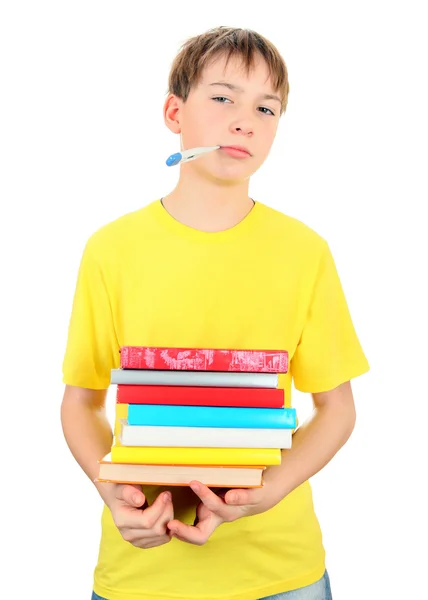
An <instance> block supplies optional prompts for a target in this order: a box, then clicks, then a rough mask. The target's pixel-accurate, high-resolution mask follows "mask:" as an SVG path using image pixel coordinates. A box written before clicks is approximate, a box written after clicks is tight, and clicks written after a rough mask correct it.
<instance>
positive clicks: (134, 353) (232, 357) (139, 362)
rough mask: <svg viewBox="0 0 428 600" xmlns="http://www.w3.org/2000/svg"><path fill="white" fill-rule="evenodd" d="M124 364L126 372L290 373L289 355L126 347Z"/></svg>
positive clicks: (283, 353) (242, 351) (123, 354)
mask: <svg viewBox="0 0 428 600" xmlns="http://www.w3.org/2000/svg"><path fill="white" fill-rule="evenodd" d="M120 363H121V367H122V368H123V369H164V370H174V371H240V372H243V371H249V372H259V373H286V372H287V370H288V352H287V351H285V350H219V349H205V348H161V347H148V346H124V347H122V348H121V350H120Z"/></svg>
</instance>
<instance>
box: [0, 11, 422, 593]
mask: <svg viewBox="0 0 428 600" xmlns="http://www.w3.org/2000/svg"><path fill="white" fill-rule="evenodd" d="M422 5H423V2H419V3H418V2H412V1H407V2H401V3H400V2H391V1H389V2H386V1H385V2H381V1H376V0H372V1H370V2H369V1H361V0H360V1H359V2H354V3H349V2H343V1H337V2H332V1H329V0H324V1H323V2H317V1H313V2H309V1H306V2H305V1H297V0H296V1H294V2H285V1H281V2H242V1H235V2H231V1H227V2H221V1H217V2H215V3H210V2H193V1H186V2H157V3H154V4H153V3H150V2H147V3H146V2H143V1H141V0H140V1H139V2H136V1H127V2H123V1H121V2H120V1H115V2H110V1H105V0H104V1H102V2H100V1H92V0H86V1H85V2H82V1H79V0H74V1H73V2H71V1H70V2H64V1H63V2H54V1H52V2H46V1H38V2H19V1H18V0H14V1H12V0H9V1H7V0H6V1H5V2H3V3H2V5H1V9H0V56H1V59H0V60H1V72H0V86H1V94H0V102H1V111H0V119H1V123H0V127H1V129H0V144H1V163H0V165H1V178H0V185H1V190H0V194H1V216H0V227H1V231H0V234H1V235H0V243H1V254H0V256H1V261H2V267H1V268H2V287H3V291H2V294H1V299H0V302H1V312H0V318H1V325H2V328H1V342H2V344H1V350H0V351H1V384H2V391H1V407H2V427H3V432H4V434H5V435H3V436H2V439H1V442H0V443H1V455H0V456H1V462H0V465H1V470H0V474H1V487H2V494H1V496H0V497H1V503H2V511H1V513H0V514H1V520H2V524H1V532H0V543H1V552H2V554H3V552H6V562H4V559H3V562H2V567H5V568H4V569H2V570H3V575H2V580H1V583H0V596H1V597H2V598H7V599H14V598H17V599H21V598H30V597H31V598H32V597H40V598H43V599H44V600H85V599H89V596H90V590H91V585H92V572H93V568H94V566H95V561H96V556H97V551H98V541H99V533H100V528H99V515H100V510H101V501H100V499H99V498H98V497H97V495H96V492H95V490H94V488H93V486H92V484H91V483H90V482H89V480H88V479H87V478H86V476H85V475H84V474H83V472H82V471H81V470H80V468H79V467H78V466H77V464H76V463H75V462H74V459H73V458H72V456H71V454H70V453H69V451H68V448H67V446H66V444H65V441H64V439H63V436H62V430H61V425H60V418H59V414H60V403H61V399H62V394H63V385H62V383H61V377H62V373H61V367H62V359H63V353H64V350H65V343H66V334H67V327H68V319H69V314H70V309H71V301H72V295H73V292H74V286H75V280H76V275H77V268H78V264H79V261H80V256H81V252H82V250H83V246H84V243H85V241H86V239H87V238H88V236H89V235H90V234H91V233H92V232H93V231H95V230H96V229H97V228H98V227H100V226H101V225H103V224H104V223H107V222H109V221H111V220H113V219H115V218H117V217H118V216H120V215H122V214H124V213H126V212H130V211H133V210H136V209H138V208H140V207H142V206H144V205H146V204H148V203H149V202H151V201H152V200H154V199H156V198H159V197H160V196H162V195H165V194H167V193H168V192H169V191H171V189H172V188H173V187H174V185H175V183H176V180H177V176H178V170H177V169H168V168H167V167H166V166H165V159H166V157H167V156H168V155H169V154H171V153H172V152H174V151H176V150H177V149H178V139H177V138H176V137H174V136H173V134H172V133H170V132H169V130H167V128H166V127H165V125H164V123H163V117H162V106H163V101H164V98H165V93H166V86H167V76H168V71H169V67H170V64H171V62H172V60H173V58H174V55H175V54H176V52H177V51H178V49H179V46H180V44H181V43H182V42H184V40H185V39H186V38H187V37H188V36H190V35H195V34H197V33H201V32H203V31H205V30H206V29H208V28H211V27H214V26H217V25H232V26H238V27H249V28H253V29H256V30H257V31H259V32H260V33H262V34H263V35H265V36H267V37H268V38H269V39H270V40H271V41H272V42H273V43H275V44H276V45H277V47H278V48H279V50H280V52H281V53H282V55H283V56H284V58H285V60H286V63H287V66H288V69H289V78H290V87H291V91H290V97H289V106H288V109H287V112H286V114H285V116H284V117H283V118H282V122H281V125H280V130H279V133H278V137H277V140H276V141H275V144H274V147H273V149H272V152H271V156H270V157H269V159H268V161H267V162H266V163H265V165H263V167H262V169H261V170H260V172H259V173H257V174H256V175H255V176H254V178H253V180H252V182H251V189H250V192H251V196H252V197H254V198H256V199H258V200H260V201H261V202H264V203H266V204H268V205H270V206H272V207H274V208H277V209H279V210H282V211H283V212H286V213H287V214H290V215H292V216H294V217H297V218H299V219H301V220H303V221H304V222H305V223H307V224H308V225H309V226H311V227H312V228H314V229H315V230H316V231H318V232H319V233H320V234H321V235H323V236H324V237H326V238H327V240H328V241H329V243H330V246H331V248H332V251H333V254H334V256H335V258H336V262H337V266H338V269H339V273H340V275H341V279H342V283H343V286H344V289H345V292H346V295H347V298H348V302H349V306H350V309H351V313H352V316H353V320H354V323H355V326H356V329H357V332H358V334H359V336H360V339H361V342H362V344H363V347H364V350H365V352H366V354H367V356H368V358H369V361H370V364H371V372H370V373H369V374H368V375H364V376H363V377H361V378H359V379H357V380H356V381H355V383H354V394H355V398H356V403H357V410H358V423H357V426H356V429H355V431H354V433H353V435H352V437H351V438H350V440H349V442H348V443H347V444H346V446H345V447H344V448H343V449H342V450H341V451H340V452H339V454H338V455H337V456H336V457H335V459H334V460H333V461H332V462H331V463H330V464H329V465H328V466H327V467H326V468H325V469H324V470H323V471H322V472H321V473H320V474H318V475H317V476H316V477H314V478H313V480H312V481H313V489H314V496H315V504H316V510H317V514H318V517H319V519H320V521H321V525H322V528H323V532H324V542H325V546H326V549H327V564H328V569H329V572H330V577H331V581H332V588H333V594H334V599H335V600H357V599H358V600H360V599H361V598H364V599H367V600H372V599H373V600H374V599H376V600H377V599H381V600H384V599H385V600H386V599H389V600H390V599H394V600H395V599H396V600H402V599H403V598H405V599H406V600H407V599H410V598H418V599H419V598H427V597H428V592H427V584H426V563H427V559H428V556H427V550H426V536H427V533H428V531H427V520H426V511H427V508H426V507H427V505H428V502H427V496H426V493H425V492H422V485H423V484H424V483H426V478H427V477H426V476H427V466H426V463H427V450H426V419H427V400H428V398H427V395H428V394H427V385H426V373H427V370H428V369H427V361H428V353H427V347H426V343H427V333H428V331H427V317H426V309H427V300H428V298H427V294H426V291H425V289H426V285H427V282H426V279H427V267H426V262H427V258H428V252H427V243H426V217H425V215H426V204H427V200H428V194H427V191H428V190H427V165H428V161H427V158H428V157H427V134H428V131H427V110H428V94H427V83H426V82H427V62H426V60H427V56H428V47H427V43H426V39H427V36H426V22H425V23H424V19H423V18H422ZM424 46H425V47H424ZM295 406H296V407H297V408H298V411H299V417H300V419H304V418H306V416H307V415H308V414H309V412H310V408H311V404H310V397H308V396H306V395H303V394H297V393H296V394H295ZM112 408H113V404H112V397H111V394H110V396H109V411H110V414H111V410H112ZM3 586H6V587H5V589H3Z"/></svg>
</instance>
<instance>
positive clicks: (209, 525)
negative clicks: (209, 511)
mask: <svg viewBox="0 0 428 600" xmlns="http://www.w3.org/2000/svg"><path fill="white" fill-rule="evenodd" d="M220 523H222V520H221V519H220V518H219V517H216V516H215V515H212V517H211V518H209V519H203V520H202V521H199V523H198V524H197V525H196V527H194V526H193V525H186V524H185V523H182V522H181V521H178V520H177V519H174V520H173V521H170V522H169V523H168V529H169V531H170V532H171V535H173V536H174V537H176V538H177V539H179V540H180V541H182V542H187V543H189V544H195V545H196V546H202V545H203V544H205V543H206V542H207V541H208V539H209V538H210V536H211V535H212V534H213V532H214V531H215V530H216V529H217V527H218V526H219V525H220Z"/></svg>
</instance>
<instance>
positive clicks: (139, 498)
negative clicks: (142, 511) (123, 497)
mask: <svg viewBox="0 0 428 600" xmlns="http://www.w3.org/2000/svg"><path fill="white" fill-rule="evenodd" d="M133 500H134V504H141V496H139V495H138V494H135V496H134V497H133Z"/></svg>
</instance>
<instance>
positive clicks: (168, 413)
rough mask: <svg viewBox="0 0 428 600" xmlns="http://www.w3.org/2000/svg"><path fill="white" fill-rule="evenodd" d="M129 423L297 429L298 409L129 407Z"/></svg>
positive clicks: (137, 405) (138, 405) (152, 405)
mask: <svg viewBox="0 0 428 600" xmlns="http://www.w3.org/2000/svg"><path fill="white" fill-rule="evenodd" d="M128 423H129V425H164V426H165V425H168V426H170V427H236V428H240V427H245V428H255V429H266V428H268V429H271V428H288V429H294V428H295V427H296V409H295V408H237V407H224V406H169V405H168V406H167V405H164V406H163V405H159V404H129V405H128Z"/></svg>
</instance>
